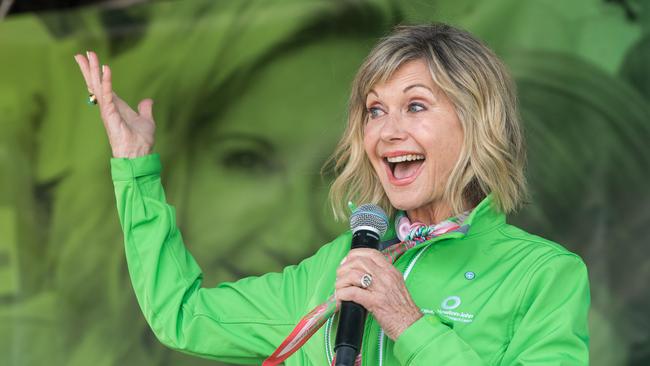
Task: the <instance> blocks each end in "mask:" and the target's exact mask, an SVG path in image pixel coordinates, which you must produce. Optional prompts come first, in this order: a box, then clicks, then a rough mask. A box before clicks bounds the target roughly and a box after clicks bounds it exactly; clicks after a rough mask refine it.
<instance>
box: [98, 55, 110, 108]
mask: <svg viewBox="0 0 650 366" xmlns="http://www.w3.org/2000/svg"><path fill="white" fill-rule="evenodd" d="M101 86H102V93H101V96H102V102H103V105H105V106H109V105H111V104H112V103H113V83H112V79H111V69H110V67H108V66H107V65H103V66H102V83H101ZM100 107H101V105H100Z"/></svg>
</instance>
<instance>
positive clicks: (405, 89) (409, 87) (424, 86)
mask: <svg viewBox="0 0 650 366" xmlns="http://www.w3.org/2000/svg"><path fill="white" fill-rule="evenodd" d="M417 87H420V88H424V89H426V90H428V91H430V92H431V94H433V95H435V93H434V92H433V90H431V88H429V87H428V86H426V85H424V84H413V85H409V86H407V87H406V88H404V90H402V93H406V92H407V91H409V90H411V89H413V88H417ZM370 93H372V94H374V95H375V96H377V98H379V94H377V92H376V91H375V89H370V91H369V92H368V94H370Z"/></svg>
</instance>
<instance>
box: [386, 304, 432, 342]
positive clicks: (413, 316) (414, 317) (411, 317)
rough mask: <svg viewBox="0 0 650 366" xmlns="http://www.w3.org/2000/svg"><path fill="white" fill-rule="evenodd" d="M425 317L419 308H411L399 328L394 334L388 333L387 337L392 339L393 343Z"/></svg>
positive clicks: (403, 317)
mask: <svg viewBox="0 0 650 366" xmlns="http://www.w3.org/2000/svg"><path fill="white" fill-rule="evenodd" d="M423 316H424V315H423V314H422V313H421V312H420V309H418V308H417V307H413V308H410V309H409V311H407V312H406V313H405V314H403V316H402V317H401V319H402V321H401V322H400V324H399V326H398V327H396V329H395V330H394V331H393V332H390V334H389V332H386V335H387V336H388V337H389V338H391V339H392V340H393V341H395V340H397V338H399V336H400V335H402V333H404V331H405V330H406V329H408V328H409V327H410V326H411V325H413V323H415V322H416V321H418V320H419V319H420V318H422V317H423Z"/></svg>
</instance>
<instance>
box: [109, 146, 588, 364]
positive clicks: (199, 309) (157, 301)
mask: <svg viewBox="0 0 650 366" xmlns="http://www.w3.org/2000/svg"><path fill="white" fill-rule="evenodd" d="M160 170H161V164H160V158H159V156H158V155H157V154H152V155H147V156H143V157H138V158H135V159H122V158H113V159H111V171H112V177H113V183H114V186H115V195H116V199H117V207H118V212H119V218H120V223H121V225H122V228H123V231H124V239H125V246H126V258H127V262H128V268H129V273H130V276H131V280H132V283H133V288H134V290H135V294H136V297H137V299H138V302H139V304H140V307H141V308H142V312H143V313H144V316H145V317H146V319H147V321H148V322H149V324H150V326H151V328H152V330H153V332H154V333H155V334H156V336H157V337H158V339H159V340H160V341H161V342H162V343H164V344H165V345H167V346H168V347H171V348H174V349H178V350H180V351H183V352H186V353H190V354H194V355H198V356H202V357H207V358H213V359H219V360H222V361H225V362H232V363H247V364H260V363H262V361H263V360H264V359H265V358H266V357H267V356H269V355H270V354H271V353H272V352H273V351H274V350H275V348H276V347H277V346H278V345H279V344H280V343H281V342H282V341H283V340H284V338H285V337H286V336H287V335H288V334H289V333H290V332H291V330H292V329H293V328H294V326H295V325H296V324H297V323H298V321H299V320H300V319H301V318H302V317H303V316H304V315H305V314H306V313H307V312H309V311H310V310H312V309H313V308H314V307H315V306H317V305H319V304H321V303H322V302H324V301H325V300H326V299H327V297H328V296H329V295H330V294H332V291H333V288H334V281H335V274H336V268H337V267H338V266H339V264H340V262H341V260H342V258H343V257H344V256H345V255H346V254H347V252H348V251H349V247H350V239H351V234H350V233H349V232H347V233H344V234H343V235H341V236H339V237H338V238H336V239H334V240H333V241H332V242H330V243H328V244H326V245H323V246H322V247H321V248H320V249H319V250H318V252H317V253H316V254H314V255H313V256H311V257H310V258H307V259H305V260H303V261H302V262H300V263H299V264H297V265H293V266H289V267H287V268H285V269H284V270H283V271H282V272H281V273H269V274H266V275H263V276H260V277H249V278H244V279H242V280H239V281H237V282H227V283H222V284H220V285H218V286H217V287H214V288H204V287H202V286H201V283H202V275H201V269H200V268H199V266H198V265H197V263H196V261H195V260H194V258H192V256H191V255H190V253H189V252H188V251H187V249H186V248H185V246H184V244H183V240H182V237H181V233H180V231H179V230H178V228H177V227H176V224H175V222H176V218H175V211H174V208H173V207H172V206H170V205H169V204H168V203H167V202H166V199H165V193H164V191H163V187H162V184H161V181H160ZM466 223H468V224H469V229H468V230H466V232H465V233H463V232H455V233H449V234H445V235H442V236H440V237H437V238H435V239H433V240H431V241H427V242H424V243H422V244H419V245H418V246H416V247H414V248H412V249H410V250H409V251H407V252H406V253H405V254H404V255H402V256H401V257H400V258H399V259H398V260H397V261H396V262H395V264H394V265H395V267H396V268H397V269H398V270H400V271H402V272H406V286H407V287H408V289H409V292H410V294H411V296H412V297H413V300H414V301H415V303H416V304H417V305H418V306H419V307H420V308H421V311H422V313H423V314H424V316H423V317H422V318H420V319H419V320H418V321H416V322H415V323H413V324H412V325H411V326H410V327H409V328H407V329H406V330H405V331H404V332H403V333H402V334H401V335H400V337H399V338H398V339H397V340H396V341H393V340H391V339H389V338H387V337H386V336H384V335H383V332H381V330H380V328H379V326H378V323H377V321H376V320H375V319H374V318H373V317H372V315H369V316H368V318H367V321H366V330H365V334H364V340H363V346H362V348H363V349H362V357H363V364H364V365H380V364H382V365H448V366H449V365H471V366H477V365H545V366H550V365H587V364H588V353H589V352H588V343H589V336H588V330H587V313H588V310H589V283H588V279H587V270H586V267H585V265H584V263H583V261H582V260H581V259H580V258H579V257H578V256H577V255H575V254H573V253H571V252H569V251H567V250H566V249H564V248H563V247H561V246H559V245H557V244H555V243H553V242H551V241H548V240H546V239H542V238H540V237H537V236H534V235H531V234H528V233H526V232H524V231H522V230H521V229H518V228H516V227H514V226H511V225H509V224H507V223H506V221H505V216H504V215H503V214H500V213H497V212H496V211H495V210H493V209H492V204H491V197H488V198H486V199H485V200H484V201H483V202H481V203H480V204H479V205H478V206H477V207H476V208H475V209H474V210H473V211H472V213H471V214H470V216H469V218H468V219H467V221H466ZM394 235H395V234H394V231H390V232H389V233H387V234H386V236H385V237H384V240H391V239H392V238H393V237H394ZM286 240H291V238H286ZM215 245H218V243H215ZM332 323H333V324H335V323H336V322H335V321H333V322H328V324H327V325H326V326H324V327H322V328H321V329H320V330H319V331H318V332H317V333H316V334H315V335H314V336H313V337H312V338H311V339H310V340H309V341H308V342H307V343H305V345H304V346H303V347H302V348H301V349H300V350H299V351H298V352H296V353H295V354H294V355H292V356H291V357H289V358H288V359H287V360H286V361H285V363H286V365H288V366H293V365H328V364H329V361H330V360H331V344H332V343H333V338H334V336H335V334H336V333H335V330H334V329H332V328H333V327H332V326H330V325H331V324H332ZM380 354H381V361H380V359H379V358H380Z"/></svg>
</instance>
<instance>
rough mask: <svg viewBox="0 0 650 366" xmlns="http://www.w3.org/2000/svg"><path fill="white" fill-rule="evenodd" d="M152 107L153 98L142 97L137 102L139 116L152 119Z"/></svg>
mask: <svg viewBox="0 0 650 366" xmlns="http://www.w3.org/2000/svg"><path fill="white" fill-rule="evenodd" d="M152 107H153V100H152V99H149V98H147V99H143V100H142V101H141V102H140V103H138V114H139V115H140V117H143V118H146V119H150V120H153V112H152V110H151V109H152Z"/></svg>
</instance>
